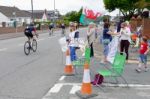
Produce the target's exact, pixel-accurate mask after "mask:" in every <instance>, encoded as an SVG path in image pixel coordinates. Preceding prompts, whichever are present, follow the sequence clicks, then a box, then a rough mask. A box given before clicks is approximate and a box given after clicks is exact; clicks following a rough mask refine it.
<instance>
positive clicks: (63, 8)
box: [0, 0, 105, 14]
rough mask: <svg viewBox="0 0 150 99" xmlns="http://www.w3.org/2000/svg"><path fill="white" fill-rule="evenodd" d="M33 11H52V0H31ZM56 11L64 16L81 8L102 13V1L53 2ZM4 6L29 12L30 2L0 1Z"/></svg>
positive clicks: (25, 0) (16, 0)
mask: <svg viewBox="0 0 150 99" xmlns="http://www.w3.org/2000/svg"><path fill="white" fill-rule="evenodd" d="M33 2H34V10H44V9H47V10H52V9H54V0H33ZM55 2H56V9H58V10H59V11H60V13H62V14H64V13H66V12H68V11H72V10H76V11H78V10H79V9H80V8H81V7H82V6H87V7H89V8H92V9H96V10H98V11H101V12H104V10H105V9H104V4H103V0H55ZM0 4H1V5H4V6H16V7H18V8H19V9H23V10H31V0H0Z"/></svg>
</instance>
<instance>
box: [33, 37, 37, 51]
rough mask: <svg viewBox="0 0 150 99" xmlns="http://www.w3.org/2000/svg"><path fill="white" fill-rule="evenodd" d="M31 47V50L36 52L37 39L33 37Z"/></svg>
mask: <svg viewBox="0 0 150 99" xmlns="http://www.w3.org/2000/svg"><path fill="white" fill-rule="evenodd" d="M32 49H33V52H36V50H37V41H36V40H35V39H33V42H32Z"/></svg>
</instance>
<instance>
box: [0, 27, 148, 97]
mask: <svg viewBox="0 0 150 99" xmlns="http://www.w3.org/2000/svg"><path fill="white" fill-rule="evenodd" d="M80 32H81V37H85V32H86V28H83V29H80ZM43 33H44V32H43ZM60 33H61V32H60V31H57V34H56V35H55V36H52V37H48V32H45V33H44V34H42V32H41V35H40V38H39V39H38V51H37V52H36V53H31V55H29V56H28V57H26V56H25V55H24V53H23V50H22V49H23V48H22V47H23V44H24V41H25V40H26V39H25V37H20V34H19V33H18V34H19V36H18V34H14V35H17V36H13V37H15V38H13V39H10V38H11V37H12V36H10V35H9V34H8V35H9V37H6V36H8V35H0V39H1V42H0V47H1V48H0V60H1V61H0V71H1V72H0V89H1V90H0V99H80V98H79V97H78V96H77V95H76V94H75V93H76V92H77V91H79V90H80V88H81V84H82V78H83V67H81V68H77V72H78V75H75V76H66V75H64V73H63V68H64V66H65V58H64V57H65V55H64V53H62V52H61V50H60V47H59V45H58V39H59V38H60ZM22 36H23V35H22ZM8 38H9V39H8ZM102 50H103V49H102V45H100V43H99V39H97V40H96V41H95V42H94V51H95V57H94V58H92V60H91V64H90V72H91V80H93V79H94V75H95V74H96V73H97V71H98V70H99V69H102V68H103V66H101V65H100V64H95V63H96V62H100V61H101V60H102ZM61 54H62V55H63V57H62V56H61ZM130 55H133V57H135V56H134V55H137V54H136V53H132V54H130ZM61 59H63V61H62V60H61ZM54 67H55V68H54ZM136 67H137V60H135V59H134V60H133V59H131V57H130V60H129V62H128V63H126V64H125V69H124V73H123V76H124V78H125V79H126V80H127V82H128V84H129V88H126V84H125V83H124V82H123V81H122V79H119V84H117V85H116V84H111V83H107V82H108V81H112V82H113V80H112V79H110V78H106V79H105V82H104V83H103V86H102V87H101V88H99V87H95V86H92V90H93V93H94V94H97V96H96V97H93V98H91V99H150V79H149V75H150V71H148V72H144V71H143V72H141V73H137V72H136V71H135V68H136Z"/></svg>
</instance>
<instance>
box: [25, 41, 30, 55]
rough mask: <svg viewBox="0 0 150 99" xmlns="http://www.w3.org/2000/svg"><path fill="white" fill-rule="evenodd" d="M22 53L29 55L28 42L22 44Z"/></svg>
mask: <svg viewBox="0 0 150 99" xmlns="http://www.w3.org/2000/svg"><path fill="white" fill-rule="evenodd" d="M24 53H25V54H26V55H29V53H30V42H29V41H26V42H25V44H24Z"/></svg>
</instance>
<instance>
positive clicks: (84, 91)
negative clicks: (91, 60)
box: [76, 62, 96, 99]
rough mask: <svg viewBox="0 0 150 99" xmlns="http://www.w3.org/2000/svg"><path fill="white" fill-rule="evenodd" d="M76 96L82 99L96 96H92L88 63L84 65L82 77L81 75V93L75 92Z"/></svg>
mask: <svg viewBox="0 0 150 99" xmlns="http://www.w3.org/2000/svg"><path fill="white" fill-rule="evenodd" d="M76 94H77V95H78V96H79V97H81V98H83V99H87V98H91V97H94V96H96V94H92V85H91V79H90V70H89V64H88V62H86V63H85V64H84V75H83V83H82V86H81V91H78V92H76Z"/></svg>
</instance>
